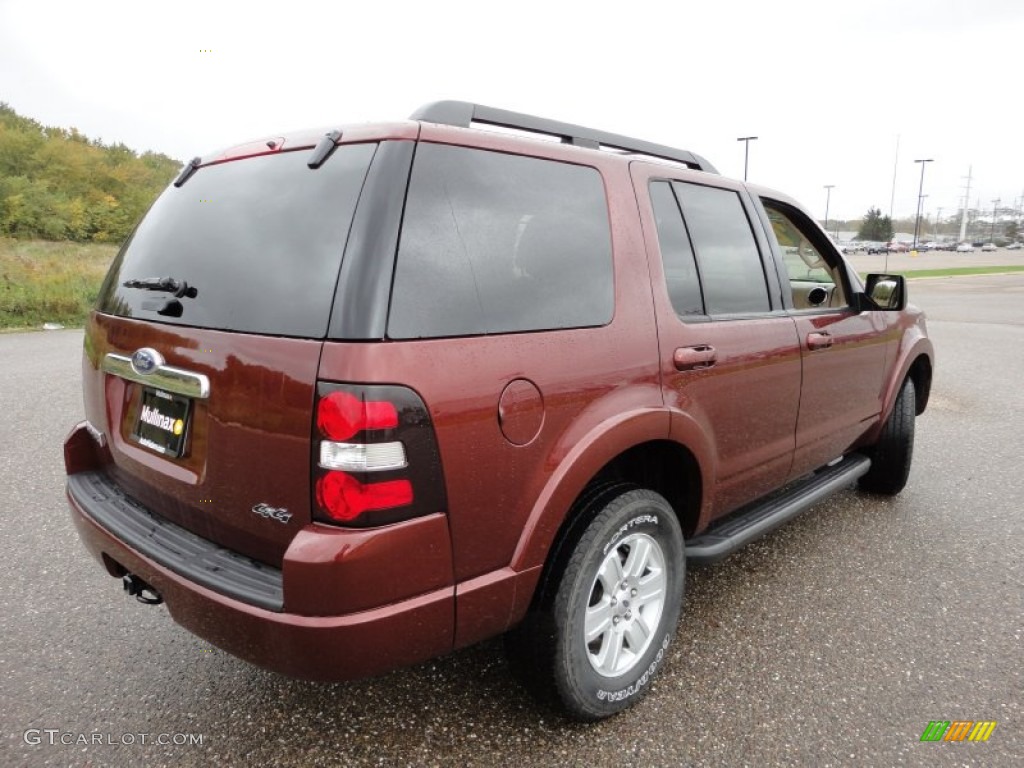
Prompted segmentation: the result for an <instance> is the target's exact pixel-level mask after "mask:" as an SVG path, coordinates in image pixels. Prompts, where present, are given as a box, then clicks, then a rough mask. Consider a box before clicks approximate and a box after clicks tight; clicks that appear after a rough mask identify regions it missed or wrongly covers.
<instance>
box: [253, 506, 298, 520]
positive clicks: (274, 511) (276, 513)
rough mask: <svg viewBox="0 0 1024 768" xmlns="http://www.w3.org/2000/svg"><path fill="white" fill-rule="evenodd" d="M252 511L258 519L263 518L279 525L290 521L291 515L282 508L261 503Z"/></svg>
mask: <svg viewBox="0 0 1024 768" xmlns="http://www.w3.org/2000/svg"><path fill="white" fill-rule="evenodd" d="M252 511H253V512H255V513H256V514H257V515H259V516H260V517H265V518H267V519H268V520H277V522H279V523H287V522H288V521H289V520H291V519H292V513H291V512H289V511H288V510H287V509H285V508H284V507H280V508H278V507H272V506H270V505H269V504H264V503H262V502H260V503H259V504H257V505H256V506H255V507H253V508H252Z"/></svg>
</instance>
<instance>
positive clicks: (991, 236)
mask: <svg viewBox="0 0 1024 768" xmlns="http://www.w3.org/2000/svg"><path fill="white" fill-rule="evenodd" d="M1001 202H1003V201H1002V198H998V197H997V198H996V199H995V200H993V201H992V231H991V232H990V233H989V236H988V241H989V242H990V243H994V242H995V241H996V212H997V211H998V210H999V204H1000V203H1001Z"/></svg>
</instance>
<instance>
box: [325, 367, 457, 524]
mask: <svg viewBox="0 0 1024 768" xmlns="http://www.w3.org/2000/svg"><path fill="white" fill-rule="evenodd" d="M313 443H314V448H313V450H314V455H313V464H314V467H315V468H314V477H313V485H314V489H315V491H314V495H315V498H314V518H315V519H316V520H317V521H319V522H323V523H330V524H333V525H345V526H352V527H369V526H374V525H385V524H387V523H394V522H398V521H401V520H407V519H409V518H411V517H418V516H420V515H429V514H432V513H435V512H443V511H444V510H445V508H446V496H445V490H444V473H443V472H442V471H441V459H440V454H439V453H438V450H437V439H436V437H435V435H434V426H433V424H432V423H431V421H430V414H429V413H427V409H426V406H425V405H424V404H423V401H422V400H421V399H420V397H419V395H417V394H416V393H415V392H413V391H412V390H410V389H407V388H406V387H398V386H391V385H357V384H334V383H329V382H321V383H320V384H319V385H318V386H317V407H316V434H315V435H314V441H313Z"/></svg>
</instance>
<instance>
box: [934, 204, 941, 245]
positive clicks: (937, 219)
mask: <svg viewBox="0 0 1024 768" xmlns="http://www.w3.org/2000/svg"><path fill="white" fill-rule="evenodd" d="M938 210H939V212H938V213H936V214H935V231H933V232H932V240H938V239H939V236H940V235H941V234H942V233H941V232H940V231H939V227H940V226H941V225H942V206H939V209H938Z"/></svg>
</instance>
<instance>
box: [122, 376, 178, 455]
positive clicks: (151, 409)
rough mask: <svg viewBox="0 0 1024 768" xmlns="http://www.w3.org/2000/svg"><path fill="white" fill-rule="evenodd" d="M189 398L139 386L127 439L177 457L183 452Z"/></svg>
mask: <svg viewBox="0 0 1024 768" xmlns="http://www.w3.org/2000/svg"><path fill="white" fill-rule="evenodd" d="M191 413H192V400H191V399H190V398H188V397H182V396H181V395H174V394H171V393H170V392H164V391H163V390H161V389H154V388H153V387H143V388H142V396H141V398H140V401H139V414H138V416H137V417H136V419H135V426H134V428H133V429H132V434H131V438H132V440H134V441H135V442H137V443H139V444H140V445H143V446H145V447H146V448H149V449H150V450H152V451H156V452H157V453H160V454H163V455H164V456H170V457H172V458H178V457H180V456H181V455H182V454H183V453H184V452H185V439H186V437H188V424H189V416H191Z"/></svg>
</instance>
